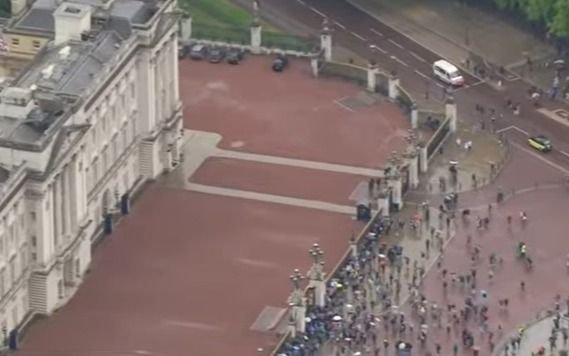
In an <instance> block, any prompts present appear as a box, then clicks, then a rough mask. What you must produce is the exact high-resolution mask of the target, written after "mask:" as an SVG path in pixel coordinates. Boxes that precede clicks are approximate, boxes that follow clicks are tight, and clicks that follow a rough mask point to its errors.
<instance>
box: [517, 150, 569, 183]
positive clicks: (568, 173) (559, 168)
mask: <svg viewBox="0 0 569 356" xmlns="http://www.w3.org/2000/svg"><path fill="white" fill-rule="evenodd" d="M510 145H512V146H514V147H516V148H517V149H519V150H521V151H523V152H525V153H527V154H529V155H532V156H533V157H534V158H537V159H539V160H540V161H542V162H543V163H545V164H547V165H548V166H550V167H553V168H555V169H558V170H560V171H561V172H563V173H565V174H567V175H569V170H567V169H565V168H563V167H561V166H560V165H558V164H557V163H554V162H551V161H550V160H548V159H547V158H545V157H543V156H540V155H539V154H537V153H535V152H534V151H532V150H529V149H527V148H525V147H523V146H522V145H520V144H518V143H515V142H510Z"/></svg>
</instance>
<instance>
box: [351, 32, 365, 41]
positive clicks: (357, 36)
mask: <svg viewBox="0 0 569 356" xmlns="http://www.w3.org/2000/svg"><path fill="white" fill-rule="evenodd" d="M350 33H351V34H352V36H354V37H355V38H358V39H360V40H362V41H364V42H365V41H367V40H366V39H365V38H364V37H362V36H360V35H358V34H357V33H355V32H353V31H350Z"/></svg>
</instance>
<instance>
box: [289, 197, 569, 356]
mask: <svg viewBox="0 0 569 356" xmlns="http://www.w3.org/2000/svg"><path fill="white" fill-rule="evenodd" d="M457 202H458V196H457V197H456V198H454V199H453V200H452V203H453V204H445V202H443V204H441V205H440V206H439V208H438V209H433V208H431V207H430V206H429V204H428V203H427V202H425V203H423V204H422V205H420V207H419V208H418V215H419V216H420V217H419V218H418V220H419V227H418V229H419V231H418V232H416V233H417V236H421V238H422V239H423V240H424V245H423V248H422V249H421V251H420V253H419V254H418V256H417V257H416V258H412V257H410V254H407V253H406V251H405V250H404V248H403V247H402V246H401V245H398V244H393V245H387V244H386V243H385V242H384V237H385V236H386V235H388V234H389V233H390V231H391V230H395V234H398V233H399V232H400V230H401V229H404V228H405V225H406V224H405V223H402V222H400V221H394V220H391V219H385V218H379V219H378V220H377V221H375V222H374V223H373V224H372V225H371V229H370V231H369V232H368V233H367V235H366V236H365V237H364V238H362V239H361V241H359V244H358V248H357V253H354V254H352V255H350V256H349V257H348V258H347V260H346V261H344V263H343V265H342V266H341V268H340V269H339V270H338V271H337V273H336V274H335V275H334V276H332V278H331V279H330V280H329V283H328V290H327V295H326V306H325V307H323V308H321V307H316V306H309V307H308V312H307V319H306V320H307V327H306V333H304V334H300V335H299V336H298V337H297V338H295V339H290V340H287V342H285V343H284V345H282V348H281V350H280V353H279V354H278V355H279V356H308V355H342V356H344V355H350V356H356V355H375V356H378V355H396V356H409V355H413V354H418V355H425V356H435V355H449V356H450V355H453V356H457V355H473V356H478V355H490V354H494V353H495V352H497V351H498V350H497V343H498V342H501V344H500V350H501V352H503V354H504V355H507V356H511V355H522V354H521V353H519V350H520V347H521V345H522V344H523V342H524V332H525V327H524V326H522V327H520V331H519V332H518V333H517V334H516V335H514V336H512V337H510V338H509V339H508V337H509V336H507V335H505V331H504V330H503V327H502V325H501V324H500V323H496V322H494V323H493V325H494V326H491V323H490V318H491V315H490V312H489V300H490V296H489V293H490V292H489V291H488V290H486V289H484V288H483V287H481V284H482V283H480V282H479V281H480V280H481V278H484V282H485V283H489V284H490V285H491V284H492V283H493V280H494V277H495V276H496V275H497V274H498V273H500V271H501V270H502V268H503V264H504V258H503V257H502V256H499V255H498V254H497V253H494V252H491V253H488V251H485V252H486V253H485V254H484V256H486V257H483V254H482V253H481V249H482V247H481V246H480V245H479V244H477V242H476V240H475V239H473V238H472V236H471V235H468V236H467V239H466V246H465V248H466V251H467V253H468V256H469V259H470V260H469V261H465V263H464V266H463V268H464V269H463V270H462V271H451V270H449V269H448V267H447V266H446V264H445V259H444V255H443V253H442V252H443V249H444V245H445V244H446V242H447V241H448V239H449V238H450V236H451V231H452V229H453V228H454V227H456V224H458V223H459V222H457V220H456V217H455V216H456V214H455V210H456V208H457V205H458V204H457ZM447 203H448V202H447ZM432 210H435V211H436V212H437V213H438V214H437V213H430V211H432ZM477 213H480V212H479V211H478V212H477ZM481 215H484V216H480V215H478V216H477V220H478V229H488V227H489V225H491V223H492V219H493V217H492V216H493V215H492V204H490V205H489V206H488V209H487V211H486V212H484V214H481ZM413 219H415V220H417V216H415V217H414V218H413ZM507 219H508V228H511V225H512V218H511V216H509V217H508V218H507ZM431 220H435V221H431ZM469 220H470V216H469V215H468V216H464V215H463V216H462V220H461V221H460V223H462V224H465V225H468V224H469V223H470V221H469ZM527 222H528V216H527V214H526V213H525V212H523V211H522V212H520V222H519V223H520V225H521V227H522V228H523V227H524V226H525V224H527ZM407 225H409V223H408V224H407ZM415 229H417V227H415ZM409 230H411V228H410V227H409ZM395 234H394V235H395ZM512 253H514V254H517V259H515V260H516V261H518V262H517V263H523V264H525V265H526V266H527V267H528V272H529V269H531V267H532V259H531V255H530V252H529V249H528V246H527V245H526V243H524V242H521V241H520V242H519V244H518V245H517V248H516V249H515V251H513V252H512ZM568 261H569V257H568ZM568 263H569V262H568ZM431 265H432V266H433V267H434V268H435V273H436V275H437V280H438V281H439V283H440V288H441V292H442V294H443V296H444V297H443V300H444V302H440V299H439V302H438V303H437V302H436V301H435V300H429V299H428V298H427V296H426V295H425V293H424V288H423V287H424V286H423V281H424V278H425V276H426V273H427V271H428V269H429V267H430V266H431ZM485 273H487V276H486V275H483V274H485ZM431 282H432V280H431ZM519 288H520V293H524V292H525V289H526V285H525V281H524V280H521V281H520V285H519ZM449 294H452V298H451V297H448V298H447V295H449ZM560 300H561V297H560V296H557V298H556V303H557V304H556V309H557V314H558V315H560V313H561V312H560V307H559V305H560V304H559V301H560ZM566 303H567V306H569V299H568V300H567V302H566ZM498 305H499V310H498V315H502V316H503V315H505V314H508V313H509V306H510V300H509V298H501V299H499V300H498ZM492 313H495V310H493V311H492ZM563 330H564V331H563ZM558 335H563V338H564V339H563V340H565V341H564V343H566V337H567V330H566V329H563V328H561V327H560V326H559V325H558V323H557V324H556V325H555V327H554V328H553V330H552V337H551V338H550V339H551V342H550V345H549V346H550V348H549V349H550V350H554V349H555V348H556V347H557V346H558V345H557V339H558V338H557V336H558ZM504 339H506V340H507V342H506V343H502V341H503V340H504ZM536 354H537V355H539V354H540V353H539V350H536ZM528 356H529V355H528Z"/></svg>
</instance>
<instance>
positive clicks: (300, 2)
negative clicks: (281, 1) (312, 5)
mask: <svg viewBox="0 0 569 356" xmlns="http://www.w3.org/2000/svg"><path fill="white" fill-rule="evenodd" d="M296 1H297V2H298V3H299V4H300V5H304V6H306V3H305V2H304V1H302V0H296Z"/></svg>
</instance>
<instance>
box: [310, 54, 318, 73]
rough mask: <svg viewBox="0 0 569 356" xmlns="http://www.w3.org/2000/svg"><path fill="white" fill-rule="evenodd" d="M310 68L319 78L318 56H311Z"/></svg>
mask: <svg viewBox="0 0 569 356" xmlns="http://www.w3.org/2000/svg"><path fill="white" fill-rule="evenodd" d="M310 69H312V75H313V76H314V78H318V56H313V57H311V58H310Z"/></svg>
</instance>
